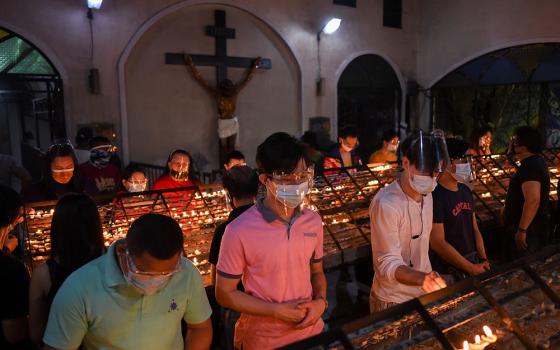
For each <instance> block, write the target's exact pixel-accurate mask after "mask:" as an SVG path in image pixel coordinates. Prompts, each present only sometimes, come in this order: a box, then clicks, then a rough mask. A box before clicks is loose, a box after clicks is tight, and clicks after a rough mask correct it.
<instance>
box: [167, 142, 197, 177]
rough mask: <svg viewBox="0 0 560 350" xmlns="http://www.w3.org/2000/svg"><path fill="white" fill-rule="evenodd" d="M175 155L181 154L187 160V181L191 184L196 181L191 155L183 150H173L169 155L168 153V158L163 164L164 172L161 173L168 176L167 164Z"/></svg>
mask: <svg viewBox="0 0 560 350" xmlns="http://www.w3.org/2000/svg"><path fill="white" fill-rule="evenodd" d="M176 154H182V155H185V156H187V157H188V158H189V179H190V180H191V181H192V182H195V181H198V178H197V177H196V175H195V174H194V168H193V167H194V164H193V163H194V162H193V158H192V156H191V154H190V153H189V152H187V151H185V150H184V149H180V148H178V149H174V150H173V151H171V153H169V157H167V162H165V170H164V171H163V174H164V175H169V171H170V170H171V169H169V162H171V159H173V156H175V155H176Z"/></svg>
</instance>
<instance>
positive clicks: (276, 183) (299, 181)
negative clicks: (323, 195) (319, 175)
mask: <svg viewBox="0 0 560 350" xmlns="http://www.w3.org/2000/svg"><path fill="white" fill-rule="evenodd" d="M313 175H314V170H313V166H309V167H307V168H306V169H305V170H303V171H296V172H293V173H281V172H275V173H273V174H272V175H270V182H271V188H270V190H271V191H272V193H273V194H274V196H275V197H276V200H278V201H279V202H280V203H282V205H283V206H284V207H285V208H290V209H294V208H297V207H299V205H300V204H301V203H302V202H303V201H304V200H305V199H306V197H307V195H308V194H309V191H310V190H311V188H312V187H313Z"/></svg>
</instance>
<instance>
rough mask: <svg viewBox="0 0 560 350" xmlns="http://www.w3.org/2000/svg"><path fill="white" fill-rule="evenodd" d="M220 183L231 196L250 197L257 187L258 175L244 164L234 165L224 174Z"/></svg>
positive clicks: (253, 195) (256, 190) (238, 197)
mask: <svg viewBox="0 0 560 350" xmlns="http://www.w3.org/2000/svg"><path fill="white" fill-rule="evenodd" d="M222 183H223V185H224V188H225V190H226V191H228V193H229V194H230V195H231V196H232V197H233V198H237V199H247V198H252V197H255V196H256V195H257V192H258V189H259V175H258V174H257V172H256V171H255V170H253V169H252V168H250V167H248V166H246V165H241V166H236V167H233V168H232V169H230V170H229V171H227V172H226V173H225V174H224V177H223V179H222Z"/></svg>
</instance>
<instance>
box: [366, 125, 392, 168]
mask: <svg viewBox="0 0 560 350" xmlns="http://www.w3.org/2000/svg"><path fill="white" fill-rule="evenodd" d="M381 139H382V140H383V145H382V146H381V148H380V149H378V150H377V151H375V152H374V153H372V155H371V156H370V157H369V161H368V163H369V164H376V163H382V164H385V163H396V162H397V148H398V147H399V135H398V134H397V132H396V131H395V130H393V129H389V130H385V132H384V133H383V135H382V136H381Z"/></svg>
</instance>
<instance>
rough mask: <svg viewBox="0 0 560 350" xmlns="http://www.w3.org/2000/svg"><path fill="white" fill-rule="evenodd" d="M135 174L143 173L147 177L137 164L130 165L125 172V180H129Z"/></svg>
mask: <svg viewBox="0 0 560 350" xmlns="http://www.w3.org/2000/svg"><path fill="white" fill-rule="evenodd" d="M134 173H142V174H144V176H146V172H145V171H144V170H143V169H142V168H140V167H139V166H138V165H136V164H129V165H128V166H127V167H126V168H124V171H123V179H125V180H128V179H130V178H131V177H132V174H134Z"/></svg>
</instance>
